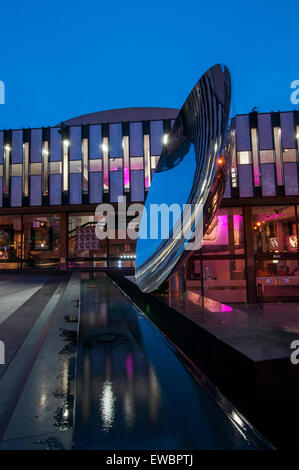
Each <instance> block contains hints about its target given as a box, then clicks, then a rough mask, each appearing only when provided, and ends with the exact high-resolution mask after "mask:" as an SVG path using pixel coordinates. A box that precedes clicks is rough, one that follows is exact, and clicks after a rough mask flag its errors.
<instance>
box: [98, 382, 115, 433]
mask: <svg viewBox="0 0 299 470" xmlns="http://www.w3.org/2000/svg"><path fill="white" fill-rule="evenodd" d="M115 402H116V397H115V395H114V391H113V384H112V382H111V381H110V380H107V379H106V380H105V381H104V383H103V387H102V391H101V394H100V413H101V418H102V431H104V432H109V431H110V429H111V428H112V426H113V423H114V418H115Z"/></svg>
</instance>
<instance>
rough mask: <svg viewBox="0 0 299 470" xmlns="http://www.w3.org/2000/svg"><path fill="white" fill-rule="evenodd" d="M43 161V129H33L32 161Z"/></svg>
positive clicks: (31, 141)
mask: <svg viewBox="0 0 299 470" xmlns="http://www.w3.org/2000/svg"><path fill="white" fill-rule="evenodd" d="M41 161H42V130H41V129H32V130H31V140H30V162H31V163H39V162H41ZM34 205H35V204H34ZM37 205H38V204H37Z"/></svg>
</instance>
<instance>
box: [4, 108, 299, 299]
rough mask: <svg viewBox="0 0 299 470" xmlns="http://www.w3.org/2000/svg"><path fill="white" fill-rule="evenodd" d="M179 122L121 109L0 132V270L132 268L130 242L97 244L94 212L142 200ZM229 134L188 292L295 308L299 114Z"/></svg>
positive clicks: (271, 117) (237, 121) (154, 111)
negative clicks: (220, 190) (221, 185)
mask: <svg viewBox="0 0 299 470" xmlns="http://www.w3.org/2000/svg"><path fill="white" fill-rule="evenodd" d="M177 112H178V110H176V109H168V108H128V109H120V110H111V111H103V112H99V113H92V114H88V115H84V116H80V117H78V118H74V119H70V120H69V121H65V122H64V123H61V124H60V125H59V126H56V127H48V128H40V129H22V130H20V129H19V130H3V131H0V186H1V187H2V191H1V192H0V268H2V269H24V270H26V269H45V268H47V269H50V268H51V269H76V268H80V269H83V268H94V269H97V268H101V269H105V268H120V269H121V268H122V267H129V266H134V256H135V242H134V241H132V240H130V239H127V240H123V239H122V240H118V239H117V238H116V239H111V240H109V239H106V240H103V241H99V240H98V239H97V238H96V236H95V224H96V220H95V209H96V207H97V205H98V204H100V203H108V202H109V203H112V204H116V203H117V200H118V196H125V197H126V202H127V204H130V203H132V202H141V203H143V202H144V200H145V197H146V194H147V191H148V189H149V187H150V184H151V178H152V176H153V174H154V171H155V168H156V165H157V161H158V159H159V155H160V153H161V150H162V148H163V145H164V144H165V143H166V141H167V133H168V132H169V130H170V128H171V126H172V124H173V122H174V119H175V118H176V115H177ZM231 128H232V132H233V133H234V136H235V148H234V152H233V157H232V166H231V172H230V178H229V180H228V181H227V184H226V190H225V195H224V198H223V202H222V206H221V209H220V210H219V211H218V213H217V216H216V217H215V219H214V221H213V223H212V225H211V227H210V229H209V231H208V233H207V234H206V236H205V239H204V246H203V248H202V250H201V251H200V252H197V253H194V255H193V256H192V258H191V259H190V261H189V263H188V267H187V284H188V285H189V287H190V288H193V289H195V290H197V291H201V292H203V293H204V294H205V295H206V296H207V297H211V298H213V299H216V300H221V301H222V302H245V301H249V302H256V301H257V300H258V297H259V296H262V295H263V297H264V300H299V271H298V261H299V251H298V222H299V184H298V169H299V166H298V151H299V146H298V143H299V112H296V111H295V112H281V113H260V114H258V113H256V112H253V113H250V114H249V115H237V116H235V117H234V118H233V119H232V122H231ZM178 184H179V182H178Z"/></svg>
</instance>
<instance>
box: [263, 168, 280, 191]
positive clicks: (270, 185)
mask: <svg viewBox="0 0 299 470" xmlns="http://www.w3.org/2000/svg"><path fill="white" fill-rule="evenodd" d="M261 173H262V195H263V196H275V195H276V182H275V167H274V164H273V163H263V164H262V165H261Z"/></svg>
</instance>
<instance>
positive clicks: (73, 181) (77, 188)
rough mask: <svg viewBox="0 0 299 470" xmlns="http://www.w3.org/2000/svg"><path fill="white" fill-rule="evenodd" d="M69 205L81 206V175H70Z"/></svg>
mask: <svg viewBox="0 0 299 470" xmlns="http://www.w3.org/2000/svg"><path fill="white" fill-rule="evenodd" d="M69 198H70V204H82V176H81V173H71V174H70V189H69Z"/></svg>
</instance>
